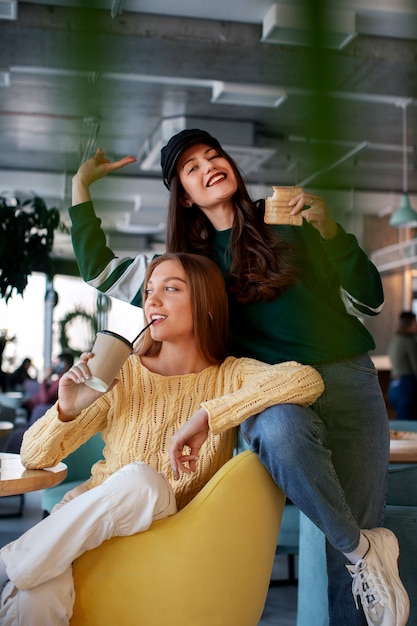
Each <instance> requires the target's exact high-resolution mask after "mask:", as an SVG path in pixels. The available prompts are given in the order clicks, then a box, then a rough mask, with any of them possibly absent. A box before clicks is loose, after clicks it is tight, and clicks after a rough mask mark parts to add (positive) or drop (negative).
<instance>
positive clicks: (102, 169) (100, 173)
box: [72, 148, 136, 205]
mask: <svg viewBox="0 0 417 626" xmlns="http://www.w3.org/2000/svg"><path fill="white" fill-rule="evenodd" d="M135 162H136V159H135V157H133V156H125V157H123V159H119V161H110V159H108V158H107V157H106V155H105V154H104V152H103V150H102V148H98V150H97V152H96V153H95V154H94V155H93V156H92V157H91V158H90V159H87V161H84V163H82V164H81V165H80V167H79V168H78V171H77V173H76V174H75V175H74V177H73V179H72V204H73V205H75V204H81V202H87V201H89V200H91V197H90V194H89V187H90V185H92V184H93V183H94V182H95V181H96V180H99V179H100V178H104V176H107V174H110V173H111V172H114V171H115V170H118V169H120V168H122V167H125V166H126V165H129V164H130V163H135Z"/></svg>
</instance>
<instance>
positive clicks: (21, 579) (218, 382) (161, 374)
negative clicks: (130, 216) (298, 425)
mask: <svg viewBox="0 0 417 626" xmlns="http://www.w3.org/2000/svg"><path fill="white" fill-rule="evenodd" d="M144 284H145V290H144V313H145V318H146V320H147V321H148V322H151V321H152V322H153V323H152V325H151V326H150V328H149V329H148V330H146V332H145V334H144V335H143V336H142V337H141V339H140V340H139V341H138V345H137V346H136V350H135V353H134V354H133V355H131V356H130V357H129V358H128V360H127V362H126V363H125V365H124V366H123V368H122V369H121V370H120V373H119V376H118V380H117V381H114V383H113V386H112V388H111V389H110V390H109V391H108V392H107V393H105V394H103V393H101V392H97V391H94V390H93V389H91V388H90V387H89V386H87V385H85V384H84V383H85V381H86V380H87V379H88V378H89V377H90V370H89V367H88V361H89V359H91V358H94V357H93V355H92V354H91V353H83V354H82V355H81V358H80V362H79V363H77V364H75V365H74V366H73V367H72V368H71V369H70V370H69V372H67V373H66V374H65V375H64V376H63V377H62V379H61V381H60V384H59V397H58V402H57V404H56V405H55V406H54V407H52V408H51V409H50V410H49V411H48V412H47V413H46V414H45V415H44V416H43V417H41V418H40V419H39V420H37V421H36V422H35V424H33V426H32V427H31V428H30V429H29V430H28V431H27V433H26V435H25V438H24V441H23V445H22V449H21V455H22V461H23V463H24V465H25V466H26V467H27V468H45V467H50V466H53V465H55V464H56V463H58V462H59V461H60V460H62V459H63V458H65V457H66V456H67V455H68V454H69V453H70V452H72V451H73V450H75V449H76V448H78V447H79V446H80V445H82V443H84V442H85V441H86V440H88V439H89V438H90V437H91V436H92V435H94V434H95V433H97V432H101V433H102V436H103V439H104V441H105V449H104V457H105V458H104V460H102V461H99V462H97V463H96V464H95V465H94V466H93V467H92V470H91V477H90V478H89V480H88V481H87V482H86V483H84V484H83V485H82V486H81V487H77V488H76V489H74V490H72V491H71V492H69V493H68V494H67V495H66V496H65V497H64V499H63V501H62V502H61V503H60V504H58V505H57V506H56V507H55V509H54V510H53V511H52V514H51V515H50V516H49V517H47V518H46V519H44V520H42V521H41V522H39V523H38V524H37V525H36V526H34V527H33V528H31V529H30V530H29V531H27V532H26V533H25V534H24V535H22V536H21V537H20V538H19V539H17V540H16V541H14V542H12V543H10V544H8V545H6V546H4V547H3V548H2V549H1V551H0V585H1V584H2V583H3V584H4V583H6V584H5V586H4V588H3V591H2V594H1V601H0V623H1V624H2V626H11V625H13V626H18V625H19V626H56V625H57V624H60V626H63V625H65V624H69V621H70V618H71V615H72V610H73V604H74V583H73V577H72V562H73V561H74V559H76V558H77V557H78V556H80V555H81V554H82V553H84V552H85V551H86V550H91V549H93V548H95V547H96V546H99V545H100V544H101V543H102V542H103V541H105V540H107V539H110V538H111V537H114V536H127V535H132V534H134V533H138V532H141V531H144V530H146V529H147V528H149V526H150V525H151V524H152V522H153V521H154V520H156V519H161V518H163V517H167V516H169V515H173V514H174V513H175V512H176V511H177V509H178V508H181V507H184V506H185V505H186V504H187V503H188V502H189V501H190V500H191V499H192V498H193V497H194V495H195V494H196V493H197V492H198V491H199V490H200V489H201V488H202V487H203V485H205V484H206V483H207V481H208V480H209V479H210V478H211V477H212V476H213V475H214V473H215V472H216V471H217V470H218V469H219V468H220V467H221V466H222V465H223V464H224V463H225V462H226V461H227V460H228V459H229V458H230V457H231V456H232V453H233V445H234V434H235V429H234V426H237V425H238V424H239V423H240V422H242V421H243V420H245V419H246V418H248V417H250V416H251V415H253V414H255V413H257V412H259V411H262V410H264V409H266V408H267V407H270V406H272V405H274V404H277V403H296V404H301V405H308V404H310V403H312V402H313V401H314V400H315V399H316V398H317V397H318V396H319V395H320V394H321V393H322V391H323V382H322V379H321V377H320V375H319V374H318V373H317V372H316V370H315V369H313V368H312V367H310V366H303V365H299V364H298V363H295V362H289V363H282V364H280V365H267V364H264V363H261V362H259V361H256V360H253V359H247V358H241V359H238V358H235V357H227V336H228V315H227V296H226V292H225V285H224V281H223V278H222V275H221V273H220V270H218V269H217V267H216V265H215V264H214V263H213V262H212V261H210V260H209V259H207V258H205V257H202V256H196V255H190V254H184V253H183V254H169V255H163V256H160V257H158V258H157V259H155V260H154V261H153V262H152V263H151V264H150V266H149V268H148V270H147V274H146V278H145V283H144ZM299 408H300V410H302V409H301V407H299ZM201 412H202V413H203V414H204V415H205V414H207V416H208V418H209V423H210V430H211V433H210V435H209V437H208V438H207V441H206V442H205V443H204V444H203V446H202V447H201V450H200V453H199V457H198V463H197V456H196V455H194V454H191V453H190V454H189V455H188V456H187V457H186V460H185V459H183V461H184V462H185V463H186V464H187V467H189V469H190V470H191V471H192V474H187V473H183V474H182V475H181V477H179V479H178V480H175V479H174V472H173V470H172V468H171V464H170V457H169V446H170V441H171V439H172V436H173V434H174V433H175V432H176V431H177V430H178V429H179V428H180V427H181V425H183V424H185V423H186V422H187V420H188V419H190V418H191V417H192V416H193V415H195V414H199V413H201ZM8 579H9V582H7V580H8Z"/></svg>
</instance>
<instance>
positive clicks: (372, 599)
mask: <svg viewBox="0 0 417 626" xmlns="http://www.w3.org/2000/svg"><path fill="white" fill-rule="evenodd" d="M349 571H350V575H351V576H352V579H353V580H352V594H353V597H354V599H355V605H356V608H357V609H358V608H359V605H358V596H360V598H361V599H362V600H363V601H364V602H365V603H366V608H367V609H369V610H371V611H373V612H376V608H377V604H378V603H381V605H383V604H384V602H383V600H382V597H383V596H384V593H383V586H382V584H381V581H380V580H379V577H378V575H377V573H376V572H375V573H374V574H375V575H376V579H375V580H372V577H371V576H370V572H369V570H368V566H367V563H366V560H365V559H361V560H360V561H358V562H357V563H356V564H355V566H354V567H353V569H350V568H349ZM381 592H382V593H381Z"/></svg>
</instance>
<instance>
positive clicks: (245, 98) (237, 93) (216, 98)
mask: <svg viewBox="0 0 417 626" xmlns="http://www.w3.org/2000/svg"><path fill="white" fill-rule="evenodd" d="M286 99H287V93H286V92H285V91H284V90H283V89H280V88H278V87H270V86H267V85H243V84H241V83H225V82H222V81H220V80H215V81H214V82H213V90H212V96H211V101H210V102H215V103H218V104H236V105H239V106H242V105H243V106H255V107H272V108H276V107H279V105H280V104H282V103H283V102H284V101H285V100H286Z"/></svg>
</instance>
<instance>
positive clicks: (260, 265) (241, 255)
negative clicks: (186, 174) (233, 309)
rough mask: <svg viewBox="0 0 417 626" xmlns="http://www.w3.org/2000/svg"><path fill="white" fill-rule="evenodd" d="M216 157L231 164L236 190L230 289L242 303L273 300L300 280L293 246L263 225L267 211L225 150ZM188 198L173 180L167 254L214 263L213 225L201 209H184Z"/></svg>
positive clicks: (178, 181)
mask: <svg viewBox="0 0 417 626" xmlns="http://www.w3.org/2000/svg"><path fill="white" fill-rule="evenodd" d="M218 152H219V154H221V155H222V156H224V157H225V158H226V159H227V160H228V161H229V163H230V165H231V166H232V168H233V171H234V173H235V176H236V180H237V185H238V188H237V190H236V193H235V195H234V198H233V201H234V206H235V214H234V220H233V226H232V237H231V241H230V250H229V251H230V254H231V259H232V261H231V267H230V273H229V276H228V279H227V289H228V291H229V292H230V293H231V294H233V296H234V297H235V298H236V299H237V300H238V302H243V303H247V302H257V301H259V300H275V299H276V298H277V297H278V296H280V295H282V294H283V293H284V291H285V290H286V289H287V288H288V287H290V286H291V285H293V284H294V282H295V281H296V279H297V270H296V266H295V263H294V261H293V256H294V250H293V247H292V246H291V245H290V244H289V243H287V242H285V241H283V240H282V239H280V238H279V237H278V235H277V234H276V233H275V232H274V231H273V230H272V228H271V227H270V226H268V225H267V224H265V222H264V207H263V206H262V205H261V204H260V203H255V202H254V201H253V200H252V199H251V198H250V196H249V193H248V191H247V188H246V184H245V182H244V180H243V177H242V174H241V173H240V171H239V169H238V167H237V165H236V163H235V162H234V161H233V159H232V158H231V157H230V156H229V155H228V154H227V153H226V152H224V150H219V151H218ZM184 199H185V191H184V188H183V187H182V185H181V182H180V180H179V177H178V175H175V176H174V177H173V179H172V182H171V193H170V199H169V208H168V221H167V251H168V252H175V251H177V252H178V251H180V252H192V253H195V254H202V255H204V256H207V257H210V258H212V259H214V260H216V259H215V253H214V250H213V246H212V243H211V242H212V240H213V238H214V235H215V230H214V227H213V225H212V224H211V222H210V220H209V219H208V218H207V217H206V216H205V214H204V213H203V212H202V211H201V210H200V209H199V207H198V206H197V205H195V204H193V205H192V206H191V207H187V206H185V202H184Z"/></svg>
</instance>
